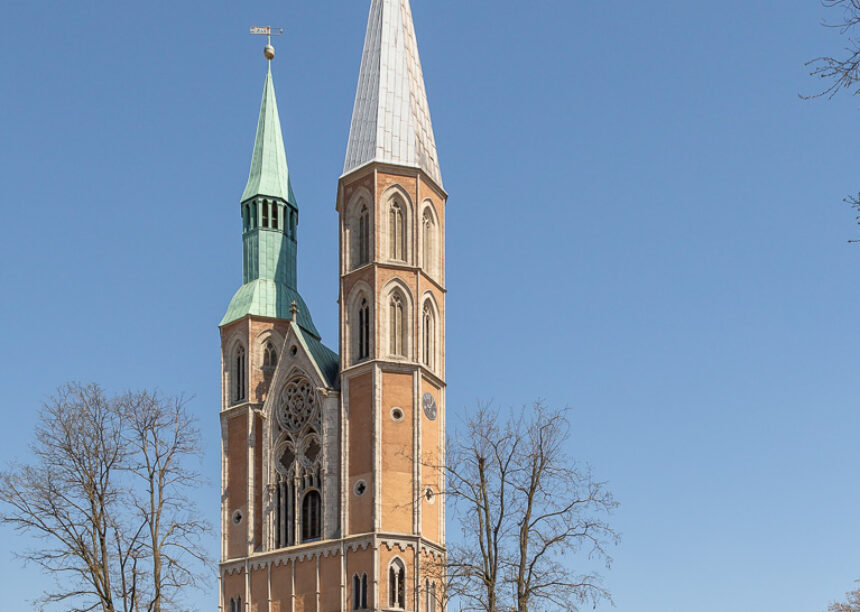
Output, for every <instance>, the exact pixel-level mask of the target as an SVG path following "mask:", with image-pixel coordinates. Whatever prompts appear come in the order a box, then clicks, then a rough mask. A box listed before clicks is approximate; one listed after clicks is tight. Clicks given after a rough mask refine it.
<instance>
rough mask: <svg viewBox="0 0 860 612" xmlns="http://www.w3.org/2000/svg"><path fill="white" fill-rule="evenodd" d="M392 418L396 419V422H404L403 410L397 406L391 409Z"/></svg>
mask: <svg viewBox="0 0 860 612" xmlns="http://www.w3.org/2000/svg"><path fill="white" fill-rule="evenodd" d="M391 418H392V419H394V420H395V421H402V420H403V409H402V408H398V407H397V406H395V407H394V408H392V409H391Z"/></svg>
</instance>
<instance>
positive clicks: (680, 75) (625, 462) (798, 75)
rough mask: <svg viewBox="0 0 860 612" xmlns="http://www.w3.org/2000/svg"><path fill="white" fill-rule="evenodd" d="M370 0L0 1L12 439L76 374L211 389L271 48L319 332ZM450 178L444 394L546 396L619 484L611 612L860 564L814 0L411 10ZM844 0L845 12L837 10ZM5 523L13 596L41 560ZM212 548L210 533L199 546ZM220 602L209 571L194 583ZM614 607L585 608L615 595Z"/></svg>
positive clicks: (1, 377)
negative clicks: (256, 34) (265, 43)
mask: <svg viewBox="0 0 860 612" xmlns="http://www.w3.org/2000/svg"><path fill="white" fill-rule="evenodd" d="M368 6H369V1H368V0H349V1H339V2H333V1H319V2H296V1H289V2H242V3H238V2H224V1H221V2H191V1H187V2H186V1H183V2H160V1H159V2H147V3H142V2H138V3H127V2H112V3H108V2H98V3H96V2H53V3H46V2H41V1H28V2H23V1H18V0H11V1H6V2H4V3H3V4H2V7H0V186H2V202H3V206H2V211H3V215H4V219H5V220H4V222H3V225H2V227H3V237H2V242H0V245H2V246H0V253H2V257H0V291H2V299H0V325H2V329H0V337H2V339H3V340H2V346H3V350H2V351H0V387H2V389H3V403H2V414H3V422H4V424H5V425H4V427H2V428H0V461H3V462H5V461H9V460H12V459H26V456H27V450H26V448H27V447H26V444H27V442H28V439H29V438H30V435H31V430H32V426H33V424H34V413H35V411H36V409H37V407H38V405H39V404H40V402H41V401H42V400H43V399H44V398H45V397H46V396H47V395H49V394H50V393H51V392H52V390H53V389H54V388H55V387H56V386H57V385H58V384H60V383H62V382H64V381H67V380H72V379H77V380H84V381H88V380H95V381H98V382H101V383H102V384H104V385H105V386H106V387H107V388H108V389H110V390H117V391H118V390H122V389H125V388H127V387H144V386H155V385H157V386H159V387H161V388H162V389H163V390H165V391H169V392H179V391H185V392H187V393H190V394H194V395H195V400H194V402H193V409H194V411H195V412H196V413H197V414H198V415H199V417H200V419H201V423H202V426H203V431H204V442H205V452H206V459H205V471H206V472H207V474H208V475H209V476H210V478H211V480H212V485H211V486H210V487H209V488H208V489H206V490H205V491H203V492H202V493H201V497H200V500H201V504H202V505H203V506H204V507H205V512H206V514H207V515H208V516H209V518H210V519H212V520H213V522H216V519H217V512H218V490H217V482H218V469H219V460H218V456H219V455H218V454H219V425H218V407H219V400H218V395H219V386H218V385H219V336H218V330H217V327H216V326H217V324H218V321H219V320H220V317H221V316H222V315H223V313H224V311H225V308H226V306H227V303H228V301H229V299H230V297H231V296H232V294H233V292H234V291H235V290H236V289H237V288H238V286H239V284H240V281H241V255H240V252H241V241H240V218H239V208H238V206H239V204H238V198H239V197H240V195H241V193H242V188H243V187H244V184H245V180H246V178H247V171H248V166H249V163H250V156H251V147H252V142H253V136H254V129H255V125H256V119H257V111H258V108H259V99H260V92H261V88H262V85H263V78H264V74H265V62H264V60H263V59H262V56H261V45H262V41H261V40H259V39H256V38H252V37H251V36H249V35H248V34H247V31H248V26H250V25H254V24H266V23H273V24H276V25H283V26H284V27H285V28H286V35H285V36H284V37H282V38H281V39H280V40H278V41H277V42H276V45H277V49H278V57H277V59H276V61H275V63H274V66H273V72H274V77H275V85H276V88H277V94H278V101H279V105H280V112H281V120H282V122H283V127H284V135H285V140H286V147H287V154H288V158H289V163H290V169H291V176H292V180H293V185H294V187H295V191H296V194H297V196H298V198H299V205H300V208H301V225H300V227H299V231H300V235H299V240H300V242H299V263H298V268H299V287H300V289H301V291H302V294H303V295H304V297H305V299H306V300H307V302H308V304H309V306H310V308H311V309H312V312H313V315H314V318H315V321H316V324H317V326H318V327H319V329H320V331H321V332H322V334H323V337H324V339H325V340H327V341H328V342H329V343H330V344H333V345H334V344H336V338H337V333H336V312H337V311H336V302H335V300H336V298H337V268H336V262H337V220H336V214H335V210H334V205H335V195H336V184H337V177H338V176H339V174H340V171H341V169H342V163H343V155H344V151H345V148H346V138H347V131H348V127H349V119H350V113H351V110H352V103H353V96H354V92H355V85H356V79H357V75H358V67H359V61H360V54H361V46H362V40H363V36H364V28H365V24H366V18H367V8H368ZM413 13H414V17H415V22H416V28H417V33H418V40H419V45H420V50H421V55H422V61H423V65H424V73H425V77H426V81H427V88H428V93H429V98H430V105H431V111H432V115H433V122H434V126H435V130H436V139H437V143H438V147H439V154H440V159H441V163H442V171H443V175H444V179H445V186H446V188H447V189H448V191H449V193H450V200H449V208H448V218H447V245H448V247H447V257H448V267H447V270H448V276H447V281H448V288H449V291H450V293H449V296H448V321H447V323H448V325H447V332H448V337H447V350H448V364H447V365H448V383H449V390H448V410H449V414H451V415H452V416H453V415H457V414H463V413H466V412H468V411H469V410H470V409H471V407H472V406H474V403H475V401H476V400H478V399H483V400H487V399H493V400H494V401H495V402H496V403H498V404H502V405H514V406H519V405H521V404H523V403H526V402H529V401H531V400H532V399H534V398H537V397H542V398H545V399H546V400H547V401H548V402H550V403H552V404H554V405H570V406H571V407H573V408H574V409H575V435H574V439H573V443H572V448H571V451H572V452H573V453H574V454H575V455H576V456H577V457H579V458H581V459H586V460H588V461H590V462H591V463H592V464H593V466H594V469H595V471H596V473H597V474H598V476H599V477H601V478H603V479H606V480H608V481H609V483H610V486H611V487H612V489H613V490H614V492H615V494H616V495H617V497H618V499H619V500H620V502H621V503H622V506H621V508H620V510H619V511H618V513H617V514H616V516H615V519H614V520H615V525H616V527H617V528H618V530H619V531H620V532H622V534H623V540H622V543H621V545H620V546H619V547H618V548H617V549H616V550H615V557H616V562H615V564H614V566H613V568H612V570H611V571H610V572H608V573H607V574H606V576H607V586H608V587H609V588H610V589H611V591H612V592H613V593H614V595H615V599H616V602H617V609H618V610H620V611H622V612H676V611H677V612H681V611H688V610H696V611H698V612H726V611H727V610H731V611H738V612H741V611H750V612H753V611H755V612H761V611H762V610H779V611H780V612H814V611H821V610H823V609H824V608H825V606H826V604H827V603H828V601H830V600H831V599H833V598H836V597H839V596H840V595H841V594H842V593H843V592H844V591H845V590H847V589H848V588H850V587H851V586H852V580H853V579H854V578H856V577H860V513H858V507H860V488H858V486H857V475H858V471H860V444H858V426H860V411H858V399H860V389H858V377H857V371H858V365H860V317H858V304H860V283H858V271H860V245H856V246H852V245H849V244H847V243H846V241H847V240H848V239H850V238H852V237H857V236H858V232H857V231H856V230H855V226H854V225H853V215H852V212H851V211H850V210H849V209H848V208H847V207H846V206H844V205H842V204H841V203H840V200H841V198H842V197H843V196H845V195H846V194H848V193H851V192H852V191H855V192H856V191H857V190H858V189H860V173H858V172H857V161H858V148H857V144H856V143H857V141H858V140H857V134H858V130H860V125H858V123H860V109H858V101H857V100H856V99H854V98H851V97H850V96H842V97H840V98H838V99H836V100H835V101H833V102H831V103H826V102H820V101H819V102H804V101H801V100H799V99H798V95H797V94H798V93H799V92H812V91H814V89H815V87H816V83H814V82H813V81H812V80H811V79H810V78H809V77H808V76H807V72H808V69H806V68H805V67H804V62H805V60H807V59H808V58H810V57H813V56H815V55H818V54H822V53H827V52H837V51H838V50H839V49H841V47H842V41H841V40H840V39H839V37H838V34H837V33H836V32H834V31H828V30H826V29H824V28H822V27H820V26H819V21H820V19H822V18H823V17H824V16H825V15H826V10H825V9H823V8H822V7H821V6H820V4H819V3H818V2H817V1H816V0H807V1H805V2H785V1H784V0H783V1H777V0H757V1H753V2H750V1H749V0H746V1H741V0H728V1H725V2H719V3H704V2H690V1H689V0H687V1H681V0H675V1H670V0H653V1H650V2H642V1H637V2H631V1H621V2H594V1H591V2H586V1H573V0H569V1H561V0H553V1H550V0H535V1H531V2H522V1H514V0H496V1H494V2H490V1H487V0H470V1H468V2H464V1H463V0H413ZM834 17H835V15H834ZM26 544H27V542H26V541H25V540H23V539H21V538H18V537H17V536H14V535H13V534H12V533H10V532H9V531H8V530H6V529H5V528H4V529H0V592H2V593H3V601H4V602H6V603H5V605H6V607H7V608H8V609H14V610H27V609H29V605H28V604H26V603H25V602H26V601H27V600H29V599H32V598H33V597H34V596H35V595H37V594H38V592H39V589H40V585H41V584H42V582H43V581H44V580H45V578H43V577H42V576H41V575H40V574H39V573H38V570H36V569H35V568H27V569H24V568H22V567H20V563H19V562H18V561H17V560H15V559H14V558H13V557H12V553H11V550H12V549H15V548H18V547H21V546H25V545H26ZM212 550H213V551H217V547H216V546H215V545H214V540H213V545H212ZM201 601H202V603H203V607H204V608H205V609H213V608H214V605H215V601H216V597H215V589H214V587H213V589H212V593H211V594H210V595H208V596H206V597H204V598H202V599H201ZM603 609H609V608H608V607H601V610H603Z"/></svg>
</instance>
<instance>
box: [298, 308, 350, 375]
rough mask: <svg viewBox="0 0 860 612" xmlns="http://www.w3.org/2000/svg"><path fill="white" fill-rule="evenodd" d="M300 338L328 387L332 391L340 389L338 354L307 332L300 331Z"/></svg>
mask: <svg viewBox="0 0 860 612" xmlns="http://www.w3.org/2000/svg"><path fill="white" fill-rule="evenodd" d="M299 325H301V323H299ZM300 336H301V340H302V342H303V343H304V345H305V348H307V350H308V353H309V354H310V356H311V359H313V360H314V362H315V363H316V364H317V367H318V368H319V369H320V372H321V373H322V375H323V377H324V378H325V379H326V382H327V383H328V386H329V387H330V388H332V389H336V388H338V387H339V386H340V381H338V379H337V377H338V374H339V373H340V357H339V356H338V354H337V353H335V352H334V351H333V350H331V349H330V348H328V347H327V346H326V345H324V344H323V343H322V342H320V341H319V339H318V338H316V337H314V336H312V335H311V334H309V333H307V332H306V331H303V330H302V331H300Z"/></svg>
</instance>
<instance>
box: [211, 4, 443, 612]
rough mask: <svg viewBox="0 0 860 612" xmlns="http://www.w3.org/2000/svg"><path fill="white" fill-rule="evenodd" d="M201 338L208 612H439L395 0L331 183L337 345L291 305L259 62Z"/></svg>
mask: <svg viewBox="0 0 860 612" xmlns="http://www.w3.org/2000/svg"><path fill="white" fill-rule="evenodd" d="M272 55H273V50H272V49H271V47H270V46H267V49H266V56H267V58H269V60H270V61H269V63H270V65H269V69H268V71H267V74H266V78H265V83H264V86H263V97H262V102H261V104H260V114H259V118H258V122H257V132H256V137H255V141H254V148H253V154H252V158H251V170H250V172H249V177H248V182H247V185H246V187H245V190H244V193H243V194H242V197H241V199H240V218H241V225H242V247H243V248H242V256H243V259H242V275H243V279H242V280H243V284H242V286H241V287H240V288H239V290H238V291H237V292H236V294H235V295H234V297H233V299H232V301H231V302H230V305H229V307H228V309H227V313H226V315H225V316H224V318H223V319H222V321H221V324H220V330H221V358H222V405H221V433H222V478H221V492H222V494H221V534H222V538H221V563H220V569H219V583H220V588H219V609H220V610H221V611H222V612H338V611H340V612H342V611H346V610H377V611H383V610H386V611H388V610H410V611H413V612H430V611H433V612H436V611H437V610H440V611H441V610H442V605H441V598H442V594H443V593H442V584H443V580H442V577H441V572H442V570H441V568H442V562H443V559H444V554H445V547H444V543H445V530H444V520H445V516H444V501H443V499H442V498H441V495H440V494H439V493H440V490H441V488H442V484H443V483H442V478H443V474H442V470H441V468H440V466H441V463H442V461H443V460H444V457H443V443H444V431H445V410H444V406H445V382H444V380H445V378H444V357H445V351H444V338H445V332H444V321H445V318H444V313H445V289H444V218H445V202H446V197H447V196H446V194H445V191H444V190H443V188H442V179H441V173H440V170H439V164H438V161H437V158H436V146H435V142H434V137H433V129H432V125H431V123H430V114H429V110H428V105H427V98H426V93H425V90H424V80H423V76H422V72H421V64H420V61H419V59H418V50H417V45H416V41H415V32H414V28H413V24H412V15H411V11H410V7H409V0H372V2H371V8H370V18H369V21H368V26H367V37H366V40H365V45H364V53H363V56H362V61H361V69H360V73H359V83H358V91H357V93H356V98H355V107H354V111H353V117H352V124H351V129H350V135H349V140H348V145H347V155H346V162H345V166H344V173H343V175H342V176H341V177H340V179H339V182H338V196H337V206H336V208H337V212H338V218H339V224H338V227H339V244H340V264H339V265H340V270H339V278H340V284H339V305H340V309H339V316H340V321H339V330H340V333H339V336H340V337H339V344H340V354H337V353H335V352H334V351H332V350H330V349H329V348H327V347H326V346H325V345H324V344H323V343H322V342H321V338H320V334H319V332H318V331H317V329H316V327H315V326H314V323H313V320H312V318H311V315H310V311H309V309H308V307H307V305H306V304H305V302H304V300H303V299H302V297H301V295H300V294H299V292H298V281H297V275H296V258H297V243H298V240H297V229H298V219H299V207H298V202H297V199H296V197H295V194H294V192H293V189H292V184H291V177H290V173H289V169H288V167H287V158H286V152H285V149H284V141H283V136H282V133H281V124H280V118H279V116H278V107H277V102H276V99H275V87H274V82H273V78H272V70H271V56H272Z"/></svg>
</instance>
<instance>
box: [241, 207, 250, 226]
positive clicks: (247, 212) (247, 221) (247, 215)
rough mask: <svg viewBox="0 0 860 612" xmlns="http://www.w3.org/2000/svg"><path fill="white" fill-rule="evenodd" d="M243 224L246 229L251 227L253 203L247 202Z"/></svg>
mask: <svg viewBox="0 0 860 612" xmlns="http://www.w3.org/2000/svg"><path fill="white" fill-rule="evenodd" d="M242 225H243V228H244V229H245V231H248V230H249V229H251V205H250V204H245V206H244V208H243V209H242Z"/></svg>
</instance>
